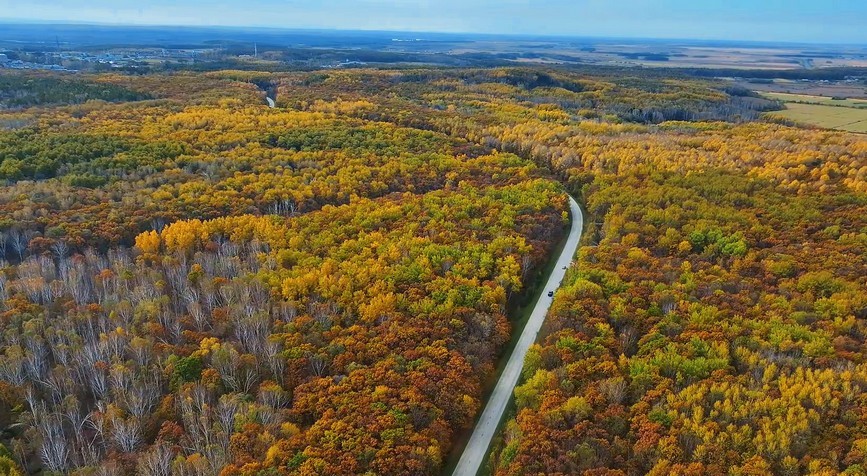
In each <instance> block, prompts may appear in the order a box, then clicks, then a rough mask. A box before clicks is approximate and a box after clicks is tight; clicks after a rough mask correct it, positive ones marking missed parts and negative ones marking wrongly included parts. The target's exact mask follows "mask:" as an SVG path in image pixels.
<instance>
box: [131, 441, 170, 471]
mask: <svg viewBox="0 0 867 476" xmlns="http://www.w3.org/2000/svg"><path fill="white" fill-rule="evenodd" d="M174 457H175V456H174V452H173V451H172V450H171V448H169V447H168V446H167V445H164V444H157V445H155V446H154V447H153V448H152V449H151V450H150V451H148V452H146V453H144V454H142V455H141V457H140V458H139V460H138V465H137V466H136V470H137V471H136V472H137V473H138V474H139V475H141V476H171V475H172V460H173V459H174Z"/></svg>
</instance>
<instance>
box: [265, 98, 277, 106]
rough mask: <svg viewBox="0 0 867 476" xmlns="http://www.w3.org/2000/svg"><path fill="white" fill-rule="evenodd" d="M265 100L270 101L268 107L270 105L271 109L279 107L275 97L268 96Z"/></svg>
mask: <svg viewBox="0 0 867 476" xmlns="http://www.w3.org/2000/svg"><path fill="white" fill-rule="evenodd" d="M265 100H266V101H268V107H270V108H271V109H274V108H275V107H277V103H276V102H275V101H274V100H273V99H271V98H269V97H267V96H266V97H265Z"/></svg>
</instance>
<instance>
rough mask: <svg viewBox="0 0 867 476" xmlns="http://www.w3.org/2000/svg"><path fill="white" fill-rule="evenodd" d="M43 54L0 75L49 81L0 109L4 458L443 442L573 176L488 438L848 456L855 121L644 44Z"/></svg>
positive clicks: (445, 446)
mask: <svg viewBox="0 0 867 476" xmlns="http://www.w3.org/2000/svg"><path fill="white" fill-rule="evenodd" d="M36 76H37V78H36V79H34V78H29V79H27V81H23V80H22V79H21V78H18V77H14V76H13V77H6V76H0V78H3V80H4V81H7V82H10V84H16V85H23V86H21V87H22V88H24V89H25V90H26V88H27V87H28V86H27V85H28V84H29V85H32V87H33V88H41V87H43V86H44V85H46V84H55V85H69V88H70V91H69V92H68V94H67V93H64V92H62V91H55V92H54V93H53V95H52V97H51V98H47V99H44V100H42V99H40V100H39V101H38V102H31V103H20V104H17V105H16V104H14V103H9V104H8V105H7V106H6V109H4V110H2V111H0V180H2V181H3V183H4V186H3V187H2V188H0V210H2V213H0V254H2V256H0V258H2V263H0V264H2V273H0V331H2V332H0V339H2V345H0V348H2V351H0V389H2V392H0V427H2V428H3V429H4V432H3V435H2V437H3V443H4V445H5V447H6V448H8V450H9V451H8V454H5V455H3V456H0V467H2V465H4V464H8V465H9V466H10V467H18V468H21V469H22V470H23V471H26V472H38V471H45V472H54V473H60V474H65V473H72V474H81V475H85V474H131V473H138V474H146V475H163V474H179V475H186V474H190V475H193V474H196V475H199V474H202V475H206V474H225V475H231V474H244V475H248V474H249V475H257V474H263V475H264V474H323V475H325V474H365V473H367V474H395V475H403V474H438V473H439V472H440V471H441V470H442V468H443V465H444V464H445V460H446V458H447V456H448V454H449V452H450V451H451V450H452V449H453V447H454V445H455V444H456V441H457V436H458V435H459V434H460V433H461V432H462V431H465V430H466V429H467V428H469V427H470V426H471V425H472V422H473V419H474V417H475V416H477V414H478V412H479V409H480V406H481V403H482V402H481V398H482V392H483V384H484V382H485V381H486V380H487V378H488V377H489V376H490V375H491V374H492V373H493V371H494V368H495V365H496V363H497V358H498V356H499V353H500V351H501V350H502V348H503V346H504V344H505V343H506V342H507V341H508V339H509V338H510V336H511V335H512V329H511V325H510V310H512V309H513V308H514V305H515V302H516V301H517V300H518V299H519V295H520V293H521V291H522V290H523V289H526V288H528V287H532V285H533V281H534V279H535V278H536V277H537V273H538V272H539V270H540V269H541V268H542V267H543V265H544V264H545V262H546V260H547V257H548V256H549V255H550V254H551V253H552V251H553V250H554V249H555V247H556V245H557V243H558V241H559V239H560V237H561V236H562V233H563V230H564V227H565V226H566V225H567V224H568V220H569V217H568V214H567V208H568V207H567V201H566V192H570V193H573V194H574V195H575V196H576V198H578V199H579V200H581V201H582V202H583V203H584V205H585V207H586V209H587V211H588V212H589V216H588V218H589V219H588V220H587V221H588V222H590V224H591V226H589V229H588V230H587V232H586V236H585V239H584V242H585V246H584V248H583V249H582V251H581V253H580V256H579V259H578V260H576V264H575V267H574V269H572V270H570V272H569V277H568V279H567V283H566V285H565V287H564V288H563V289H561V290H560V291H559V292H558V293H557V295H556V297H555V303H554V307H553V309H552V313H551V315H550V316H549V317H548V321H547V323H546V327H545V329H544V330H543V336H541V339H540V341H539V343H538V345H536V346H535V347H534V348H533V349H531V353H530V356H529V357H528V359H527V362H526V365H525V369H524V380H523V382H522V385H520V386H519V387H518V388H517V389H516V391H515V397H516V406H517V412H516V415H515V416H514V419H512V420H511V421H509V422H508V423H507V425H506V428H505V430H504V433H503V435H502V438H501V442H500V443H499V445H498V448H497V451H496V452H495V455H494V457H493V458H492V460H491V469H492V470H493V471H494V472H496V473H498V474H582V473H586V474H600V475H601V474H611V475H616V474H623V475H633V474H636V475H637V474H646V473H652V474H767V473H775V474H837V473H840V472H843V471H848V472H849V474H862V473H863V472H864V471H865V469H867V461H865V458H867V446H865V442H867V417H865V415H867V413H865V412H867V401H865V397H864V395H865V390H867V367H865V365H867V363H865V336H867V328H865V324H864V319H865V318H867V141H865V139H864V137H863V136H857V135H851V134H844V133H837V132H827V131H820V130H805V129H797V128H793V127H789V126H786V125H781V124H775V123H772V122H767V121H764V120H763V119H762V116H761V114H762V112H765V111H769V110H773V109H775V108H776V107H777V104H775V103H774V102H771V101H767V100H764V99H761V98H758V97H755V96H754V95H753V94H751V93H750V92H748V91H741V90H733V89H731V88H726V87H724V85H722V84H720V83H715V82H713V81H705V80H687V79H671V78H666V77H665V76H664V75H662V74H659V75H653V74H649V75H645V76H644V77H641V78H639V77H631V76H629V75H623V74H613V73H612V74H604V72H595V73H594V74H592V75H589V74H583V73H582V72H581V71H575V72H568V71H562V70H561V71H547V70H540V69H523V68H521V69H488V70H423V69H418V70H412V69H408V70H400V71H374V70H357V71H337V70H329V71H323V72H311V73H280V74H271V73H251V72H240V71H222V72H214V73H202V74H193V73H179V74H173V75H165V76H163V75H146V76H122V75H92V76H87V75H75V76H74V77H73V78H68V77H66V76H65V75H55V74H48V73H45V74H42V75H36ZM58 87H62V86H58ZM263 87H265V88H266V89H271V90H275V91H277V106H278V107H277V108H276V109H269V108H267V107H266V106H265V105H264V96H263V93H262V92H261V91H262V89H261V88H263ZM40 94H41V93H40V92H39V91H38V90H34V91H31V92H21V93H16V95H15V96H16V97H20V98H35V97H40ZM90 94H93V95H95V96H94V97H90V96H89V95H90ZM56 98H61V99H56ZM63 98H66V99H65V100H63ZM75 98H80V99H83V100H77V99H75ZM24 106H28V107H24Z"/></svg>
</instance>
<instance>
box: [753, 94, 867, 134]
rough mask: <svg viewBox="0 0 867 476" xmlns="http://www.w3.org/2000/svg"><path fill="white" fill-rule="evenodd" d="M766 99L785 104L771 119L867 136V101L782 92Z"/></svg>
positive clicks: (768, 95) (769, 95) (767, 95)
mask: <svg viewBox="0 0 867 476" xmlns="http://www.w3.org/2000/svg"><path fill="white" fill-rule="evenodd" d="M765 96H766V97H768V98H771V99H777V100H779V101H783V102H784V103H785V104H786V109H785V110H783V111H777V112H774V113H772V114H771V116H772V117H781V118H783V119H787V120H790V121H794V122H797V123H800V124H806V125H812V126H816V127H821V128H823V129H836V130H841V131H849V132H859V133H867V101H864V100H859V99H846V100H835V99H832V98H829V97H824V96H807V95H801V94H781V93H766V94H765Z"/></svg>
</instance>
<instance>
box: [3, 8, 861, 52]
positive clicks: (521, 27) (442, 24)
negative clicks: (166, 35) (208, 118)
mask: <svg viewBox="0 0 867 476" xmlns="http://www.w3.org/2000/svg"><path fill="white" fill-rule="evenodd" d="M0 11H2V12H3V13H0V21H6V22H16V23H27V22H34V23H40V22H51V23H72V24H100V25H117V26H169V27H170V26H198V27H209V26H210V27H241V28H244V27H246V28H280V29H290V30H291V29H299V30H348V31H351V30H357V31H396V32H424V33H457V34H492V35H510V34H511V35H520V36H525V35H530V36H533V35H537V36H566V37H597V38H642V39H675V40H677V39H680V40H687V39H695V40H720V41H755V42H790V43H837V44H865V43H867V34H865V33H864V31H863V23H864V22H865V21H867V3H864V2H859V1H856V0H838V1H829V2H825V3H824V4H819V3H818V2H808V1H803V0H794V1H783V0H766V1H764V2H762V5H755V4H754V2H750V1H747V0H732V1H728V2H723V1H719V0H712V1H707V2H703V3H701V4H698V5H696V4H695V2H691V1H689V0H657V1H649V0H623V1H620V2H617V3H616V5H612V4H611V2H607V1H603V0H584V1H568V0H549V1H546V2H530V1H529V0H501V1H498V2H494V1H492V0H464V1H460V0H440V1H437V2H435V1H433V0H323V1H321V2H318V3H317V4H315V5H308V4H306V2H303V1H299V0H289V1H284V2H278V1H277V0H250V1H247V2H243V3H242V2H237V1H231V0H216V1H204V0H190V1H186V2H184V4H182V5H177V4H174V3H173V2H171V1H170V0H156V1H154V2H151V3H150V4H149V5H147V6H142V5H141V4H140V3H137V2H134V1H132V0H116V1H111V0H94V1H92V2H87V3H86V4H85V3H83V2H79V1H72V0H34V1H33V2H28V4H27V5H22V4H20V3H15V2H12V1H9V0H0ZM828 25H834V26H833V28H828Z"/></svg>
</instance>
